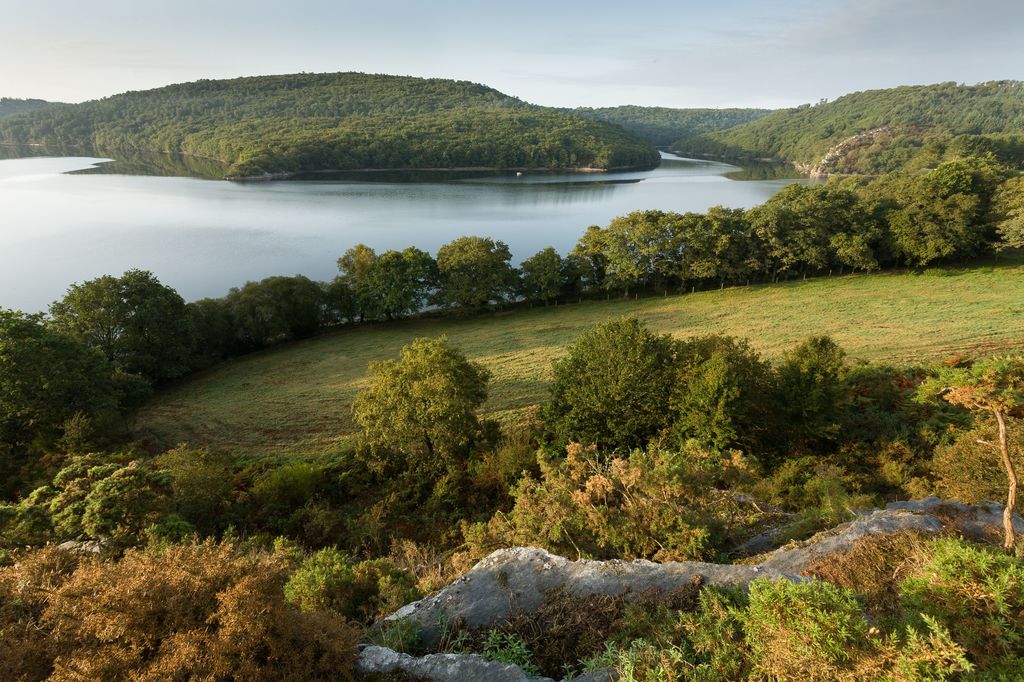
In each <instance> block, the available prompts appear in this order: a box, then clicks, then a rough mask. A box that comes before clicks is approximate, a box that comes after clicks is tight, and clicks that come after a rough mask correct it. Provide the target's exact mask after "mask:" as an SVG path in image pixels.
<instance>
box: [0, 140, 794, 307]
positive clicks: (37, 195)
mask: <svg viewBox="0 0 1024 682" xmlns="http://www.w3.org/2000/svg"><path fill="white" fill-rule="evenodd" d="M36 151H37V152H39V153H36V154H33V155H32V158H19V159H16V160H5V161H0V206H2V207H3V211H2V212H0V306H4V307H17V308H22V309H26V310H39V309H43V308H45V307H46V306H47V305H48V304H49V303H50V302H51V301H53V300H55V299H56V298H59V297H60V296H61V295H62V294H63V292H64V290H65V289H66V287H67V285H68V284H69V283H71V282H77V281H82V280H85V279H89V278H92V277H96V276H98V275H102V274H107V273H121V272H123V271H124V270H126V269H128V268H132V267H141V268H145V269H149V270H152V271H153V272H155V273H156V274H157V276H159V277H160V278H161V280H162V281H164V282H166V283H167V284H170V285H171V286H174V287H175V288H177V289H178V290H179V291H180V292H181V293H182V295H183V296H185V297H186V298H187V299H190V300H192V299H196V298H200V297H203V296H219V295H222V294H223V293H225V292H226V291H227V289H228V288H230V287H232V286H235V285H238V284H241V283H244V282H245V281H247V280H251V279H259V278H262V277H266V276H269V275H272V274H294V273H302V274H305V275H308V276H310V277H314V278H316V279H330V278H331V277H333V276H334V274H335V272H336V267H335V260H336V259H337V257H338V256H339V255H340V254H341V253H343V252H344V251H345V250H346V249H347V248H349V247H350V246H352V245H354V244H356V243H358V242H363V243H366V244H368V245H370V246H372V247H374V248H376V249H379V250H382V249H389V248H404V247H405V246H408V245H415V246H418V247H420V248H423V249H427V250H430V251H431V252H434V251H436V249H437V247H438V246H440V245H441V244H444V243H446V242H448V241H450V240H451V239H454V238H455V237H458V236H461V235H466V234H478V235H486V236H491V237H494V238H496V239H501V240H503V241H505V242H506V243H508V245H509V247H510V248H511V249H512V252H513V254H515V259H516V260H517V261H518V260H521V259H522V258H524V257H526V256H529V255H531V254H533V253H536V252H537V251H538V250H540V249H541V248H543V247H545V246H554V247H555V248H556V249H558V250H559V251H560V252H562V253H566V252H567V251H569V250H570V249H571V248H572V246H573V244H575V242H576V240H577V239H578V238H579V236H580V235H581V234H582V233H583V231H584V230H585V229H586V227H587V226H588V225H593V224H600V225H604V224H607V223H608V221H610V220H611V219H612V218H614V217H615V216H618V215H623V214H625V213H628V212H630V211H634V210H640V209H661V210H671V211H680V212H685V211H704V210H707V208H709V207H710V206H713V205H716V204H721V205H725V206H735V207H749V206H753V205H755V204H758V203H760V202H762V201H764V200H765V199H767V198H768V197H769V196H771V195H772V194H774V193H775V192H776V191H778V189H779V188H781V187H782V186H784V185H785V184H787V183H789V182H792V181H793V180H791V179H773V180H766V181H756V182H734V181H731V180H729V179H727V178H726V177H725V176H726V174H727V173H730V172H735V171H736V170H737V169H736V167H734V166H729V165H726V164H721V163H715V162H708V161H692V160H683V159H678V158H674V157H671V156H666V157H665V159H664V161H663V163H662V165H661V166H660V167H659V168H657V169H654V170H652V171H646V172H637V173H574V174H565V173H560V174H558V173H551V174H547V173H526V174H524V175H522V176H517V175H515V174H506V173H488V174H479V173H475V174H456V175H449V174H442V175H440V176H438V175H437V174H431V175H430V176H429V177H416V178H405V181H398V179H396V178H387V179H385V178H383V177H381V176H375V177H374V178H372V179H371V178H367V177H366V175H368V174H360V177H359V178H356V179H345V180H342V179H332V180H327V179H324V178H323V177H318V178H317V179H314V180H290V181H276V182H252V183H234V182H224V181H211V180H206V179H202V178H203V177H209V176H210V173H209V171H210V170H211V169H210V168H209V167H208V166H207V165H206V164H205V163H204V162H201V160H196V159H184V158H176V157H172V156H169V155H157V156H158V157H162V158H159V159H156V160H154V159H152V158H149V159H147V158H143V157H142V156H137V157H125V158H123V159H118V160H115V161H110V160H109V159H102V158H97V157H81V156H72V157H56V158H52V157H51V158H48V157H41V154H42V152H41V150H36ZM186 173H187V174H189V175H190V176H189V177H181V176H182V175H185V174H186ZM204 174H205V175H204Z"/></svg>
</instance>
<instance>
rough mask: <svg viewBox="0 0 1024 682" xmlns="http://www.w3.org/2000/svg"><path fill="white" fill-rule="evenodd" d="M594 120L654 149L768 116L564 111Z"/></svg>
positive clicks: (629, 109)
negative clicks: (615, 126)
mask: <svg viewBox="0 0 1024 682" xmlns="http://www.w3.org/2000/svg"><path fill="white" fill-rule="evenodd" d="M565 111H566V112H568V113H571V114H576V115H577V116H582V117H584V118H589V119H593V120H595V121H607V122H609V123H614V124H615V125H617V126H620V127H622V128H624V129H625V130H627V131H628V132H631V133H633V134H634V135H636V136H637V137H639V138H642V139H644V140H647V141H648V142H650V143H651V144H653V145H656V146H658V147H667V146H669V145H671V144H672V143H673V142H676V141H678V140H680V139H683V138H686V137H692V136H694V135H703V134H705V133H713V132H715V131H717V130H725V129H726V128H732V127H733V126H738V125H740V124H742V123H748V122H750V121H753V120H756V119H758V118H761V117H762V116H765V115H767V114H769V113H771V110H770V109H672V108H669V107H637V106H620V107H601V108H597V109H593V108H590V107H579V108H576V109H566V110H565Z"/></svg>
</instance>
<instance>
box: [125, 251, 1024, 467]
mask: <svg viewBox="0 0 1024 682" xmlns="http://www.w3.org/2000/svg"><path fill="white" fill-rule="evenodd" d="M623 315H628V316H636V317H638V318H640V319H641V320H642V321H643V322H645V323H646V324H647V325H649V326H650V327H651V328H652V329H654V330H656V331H659V332H664V333H670V334H672V335H673V336H677V337H680V338H683V337H687V336H693V335H700V334H710V333H717V334H728V335H733V336H740V337H746V338H748V339H749V340H750V342H751V344H752V345H753V346H754V347H755V348H756V349H757V350H758V351H760V352H761V353H763V354H764V355H766V356H767V357H771V358H775V357H778V356H780V355H781V354H783V353H784V352H786V350H787V349H789V348H791V347H793V346H795V345H796V344H798V343H799V342H800V341H802V340H803V339H805V338H806V337H808V336H810V335H815V334H829V335H831V336H832V337H833V338H834V339H835V340H836V341H837V342H838V343H839V344H840V345H842V346H843V348H845V349H846V351H847V352H848V354H849V355H850V357H851V358H852V359H854V360H855V361H859V360H863V361H872V362H888V363H899V364H924V363H929V362H933V361H937V360H941V359H942V358H944V357H947V356H949V355H951V354H953V353H958V352H967V353H976V354H990V353H994V352H999V351H1001V350H1004V349H1011V348H1021V347H1024V259H1020V258H1018V259H1015V260H1012V261H1007V262H1004V263H1002V264H999V265H995V266H993V265H991V264H989V265H984V266H975V267H970V268H950V269H933V270H928V271H925V272H924V273H919V274H908V273H883V274H874V275H856V276H846V277H834V278H819V279H810V280H806V281H793V282H786V283H780V284H774V285H758V286H749V287H737V288H728V289H724V290H719V291H705V292H697V293H690V294H684V295H674V296H667V297H656V298H641V299H639V300H633V299H629V300H622V299H619V300H609V301H588V302H583V303H580V304H575V305H560V306H551V307H541V308H533V309H516V310H511V311H506V312H501V313H493V314H486V315H478V316H467V317H461V318H460V317H443V318H424V319H416V320H410V321H404V322H394V323H389V324H378V325H365V326H358V327H352V328H347V329H342V330H339V331H336V332H331V333H326V334H323V335H321V336H318V337H316V338H313V339H310V340H307V341H303V342H298V343H290V344H285V345H282V346H280V347H277V348H274V349H271V350H269V351H264V352H260V353H256V354H253V355H249V356H245V357H242V358H238V359H234V360H231V361H229V362H226V363H224V364H221V365H218V366H216V367H214V368H212V369H210V370H207V371H205V372H203V373H200V374H197V375H193V376H192V377H189V378H188V379H186V380H184V381H182V382H180V383H178V384H176V385H174V386H170V387H167V388H164V389H163V390H162V391H161V392H159V393H158V394H157V395H156V396H155V397H154V398H153V399H152V400H151V401H150V402H149V404H148V405H147V406H146V407H145V408H144V409H143V410H141V412H140V413H139V414H138V416H137V419H136V423H135V433H136V436H137V437H138V438H139V439H140V441H142V442H143V443H145V444H146V445H147V446H149V447H152V448H157V447H165V446H171V445H174V444H176V443H179V442H189V443H191V444H192V445H196V446H208V447H211V448H213V449H217V450H225V451H232V452H234V453H237V454H240V455H245V456H251V457H264V456H288V455H306V456H309V455H315V454H319V453H330V452H333V451H336V450H338V449H339V448H341V447H344V445H345V443H346V441H347V440H348V439H349V438H350V437H351V435H352V433H353V430H354V425H353V422H352V418H351V414H350V405H351V402H352V398H353V397H354V396H355V394H356V393H357V392H358V391H359V389H360V387H361V386H363V385H364V382H365V381H366V375H367V363H369V362H371V361H374V360H383V359H387V358H392V357H395V356H396V355H397V354H398V352H399V349H400V348H401V347H402V346H403V345H404V344H406V343H408V342H409V341H410V340H412V339H413V338H415V337H418V336H439V335H447V336H448V338H449V339H450V340H451V341H452V342H453V343H454V344H455V345H457V346H458V347H460V348H461V349H462V350H463V351H464V352H465V353H466V354H467V355H468V356H469V357H470V358H471V359H473V360H476V361H478V362H481V363H483V364H484V365H485V366H486V367H487V368H488V369H489V370H490V371H491V372H492V380H491V385H490V397H489V399H488V401H487V403H486V405H485V411H486V412H487V414H488V415H489V416H492V417H496V418H499V419H509V418H514V417H515V416H516V415H517V414H521V413H522V412H523V411H524V410H526V409H528V408H529V407H530V406H531V405H535V404H537V403H539V402H541V401H543V400H544V399H545V392H546V387H547V385H548V382H549V381H550V377H551V362H552V361H553V360H555V359H557V358H558V357H560V356H561V355H562V353H563V352H564V350H565V347H566V346H567V345H568V344H569V343H571V342H572V340H573V339H574V338H575V337H576V336H577V335H578V334H579V333H580V331H582V330H583V329H585V328H586V327H589V326H591V325H594V324H597V323H600V322H602V321H604V320H608V319H610V318H614V317H617V316H623Z"/></svg>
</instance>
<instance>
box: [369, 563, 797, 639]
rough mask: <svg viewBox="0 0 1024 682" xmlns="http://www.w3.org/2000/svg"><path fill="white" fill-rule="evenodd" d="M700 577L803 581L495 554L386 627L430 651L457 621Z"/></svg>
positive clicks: (481, 620) (495, 618) (690, 566)
mask: <svg viewBox="0 0 1024 682" xmlns="http://www.w3.org/2000/svg"><path fill="white" fill-rule="evenodd" d="M697 576H700V578H701V581H702V584H705V585H717V586H732V585H741V586H744V585H747V584H748V583H749V582H750V581H751V580H754V579H755V578H761V577H768V578H774V579H787V580H802V579H801V578H799V577H798V576H795V575H788V574H786V573H785V572H783V571H781V570H778V569H775V568H764V567H761V566H736V565H726V564H706V563H702V562H697V561H692V562H691V561H686V562H668V563H664V564H656V563H654V562H651V561H570V560H569V559H566V558H564V557H560V556H556V555H554V554H550V553H549V552H546V551H545V550H543V549H537V548H535V547H516V548H512V549H500V550H498V551H496V552H493V553H492V554H491V555H489V556H488V557H486V558H484V559H483V560H481V561H480V562H479V563H478V564H477V565H476V566H474V567H473V568H472V570H470V571H469V572H468V573H467V574H466V575H464V576H462V577H461V578H459V579H458V580H456V581H455V582H454V583H452V584H451V585H449V586H448V587H446V588H445V589H443V590H441V591H440V592H439V593H438V594H436V595H434V596H433V597H428V598H426V599H422V600H420V601H418V602H413V603H412V604H408V605H406V606H404V607H402V608H401V609H399V610H398V611H396V612H395V613H393V614H391V615H390V616H388V617H387V618H386V619H385V621H395V620H403V619H407V620H410V621H412V622H413V623H415V624H416V626H417V627H418V628H419V629H420V636H421V638H422V642H423V643H424V645H426V646H427V647H428V648H429V647H433V646H436V644H437V643H438V641H439V639H440V636H441V628H440V625H441V624H442V623H444V622H448V623H455V622H458V623H460V624H462V625H464V626H465V627H467V628H469V629H471V630H475V629H478V628H486V627H492V626H494V625H496V624H498V623H501V622H502V621H504V620H506V619H507V618H508V617H509V616H510V615H512V613H513V612H515V611H520V610H524V611H532V610H535V609H537V608H539V607H540V606H542V605H543V603H544V599H545V595H546V594H547V593H548V592H549V591H551V590H558V589H561V590H565V591H567V592H568V593H570V594H573V595H577V596H588V595H594V594H606V595H619V594H639V593H643V592H646V591H651V590H657V591H664V592H671V591H673V590H675V589H678V588H680V587H683V586H685V585H687V584H689V583H691V582H693V580H694V578H695V577H697Z"/></svg>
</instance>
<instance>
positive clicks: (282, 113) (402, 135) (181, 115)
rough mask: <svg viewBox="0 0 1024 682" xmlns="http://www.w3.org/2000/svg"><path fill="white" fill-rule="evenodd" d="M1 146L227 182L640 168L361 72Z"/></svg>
mask: <svg viewBox="0 0 1024 682" xmlns="http://www.w3.org/2000/svg"><path fill="white" fill-rule="evenodd" d="M0 142H4V143H9V144H40V145H46V146H54V147H67V146H77V147H87V148H95V149H97V150H101V151H105V152H111V151H116V150H120V149H125V150H144V151H154V152H168V153H180V154H188V155H192V156H199V157H206V158H210V159H216V160H218V161H221V162H222V163H224V165H225V167H226V171H225V173H224V175H225V176H226V177H253V176H263V175H268V174H289V173H297V172H309V171H320V170H357V169H427V168H431V169H433V168H437V169H456V168H496V169H566V168H592V169H601V170H610V169H614V168H650V167H654V166H656V165H657V164H658V154H657V152H656V151H655V150H654V149H653V148H652V147H651V146H650V145H649V144H647V143H646V142H644V141H643V140H640V139H638V138H637V137H635V136H633V135H632V134H630V133H627V132H626V131H624V130H623V129H622V128H619V127H617V126H615V125H612V124H609V123H605V122H601V121H593V120H589V119H586V118H582V117H579V116H574V115H571V114H567V113H564V112H561V111H557V110H555V109H548V108H544V107H539V106H535V105H531V104H528V103H526V102H523V101H521V100H519V99H516V98H514V97H510V96H508V95H505V94H502V93H500V92H498V91H497V90H494V89H492V88H489V87H486V86H483V85H478V84H475V83H470V82H466V81H453V80H443V79H421V78H411V77H400V76H385V75H371V74H363V73H330V74H306V73H303V74H292V75H283V76H259V77H250V78H236V79H231V80H200V81H196V82H194V83H184V84H179V85H170V86H167V87H163V88H157V89H155V90H146V91H141V92H127V93H124V94H120V95H115V96H113V97H107V98H105V99H100V100H94V101H90V102H85V103H82V104H72V105H63V106H55V107H49V108H46V109H42V110H38V111H34V112H28V113H24V114H20V115H17V116H11V117H7V118H5V119H4V120H3V122H2V123H0Z"/></svg>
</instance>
